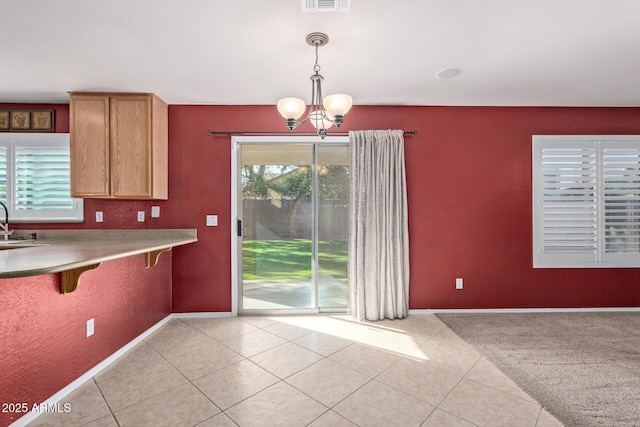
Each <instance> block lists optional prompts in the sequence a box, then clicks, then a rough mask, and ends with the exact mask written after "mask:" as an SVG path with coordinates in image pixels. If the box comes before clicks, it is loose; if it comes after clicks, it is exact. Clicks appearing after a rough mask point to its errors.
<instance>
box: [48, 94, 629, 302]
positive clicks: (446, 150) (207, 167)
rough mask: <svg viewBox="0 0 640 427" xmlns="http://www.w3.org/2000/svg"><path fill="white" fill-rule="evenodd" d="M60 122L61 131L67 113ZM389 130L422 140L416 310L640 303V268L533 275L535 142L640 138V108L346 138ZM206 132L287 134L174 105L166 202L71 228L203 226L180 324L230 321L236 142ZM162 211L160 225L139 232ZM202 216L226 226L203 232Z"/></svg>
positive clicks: (265, 116) (423, 114)
mask: <svg viewBox="0 0 640 427" xmlns="http://www.w3.org/2000/svg"><path fill="white" fill-rule="evenodd" d="M56 111H57V113H56V119H57V126H56V128H57V129H58V130H59V131H67V130H68V124H67V123H61V120H64V119H63V118H68V106H66V105H60V106H56ZM65 124H66V125H67V127H66V128H65ZM386 128H396V129H397V128H401V129H405V130H412V129H417V130H418V135H417V136H408V137H407V139H406V140H407V142H406V159H407V181H408V191H409V217H410V218H409V221H410V223H409V227H410V229H409V233H410V248H411V261H412V263H411V266H412V270H411V289H410V307H411V308H412V309H428V308H495V307H605V306H638V305H640V288H639V287H637V286H636V284H635V283H636V281H637V280H638V279H640V273H639V270H636V269H536V270H534V269H533V268H532V267H531V265H532V249H531V247H532V237H531V228H532V224H531V135H534V134H640V109H639V108H547V107H545V108H538V107H388V106H355V107H354V108H353V109H352V111H351V112H350V113H349V114H348V115H347V117H346V124H345V127H344V129H345V130H350V129H386ZM209 129H211V130H218V131H223V130H240V131H281V130H283V129H284V123H283V121H282V119H281V118H280V116H279V115H278V113H277V111H276V109H275V107H274V106H270V105H269V106H212V105H209V106H188V105H179V106H177V105H172V106H170V108H169V200H168V201H160V202H150V201H109V200H107V201H101V200H86V201H85V213H86V222H85V224H82V225H78V226H77V227H84V228H99V227H104V228H141V227H142V228H183V227H184V228H197V229H198V238H199V242H198V243H196V244H192V245H187V246H184V247H180V248H175V250H174V253H173V262H174V264H173V311H174V312H192V311H223V312H228V311H231V254H230V245H231V237H230V236H231V231H230V224H231V218H230V212H231V206H230V199H231V190H230V186H231V176H230V174H231V161H230V156H231V149H230V148H231V144H230V140H229V139H228V138H227V137H225V136H216V137H211V136H208V135H207V130H209ZM302 130H309V129H302ZM154 204H157V205H159V206H160V207H161V217H160V218H158V219H152V218H148V220H147V222H145V223H138V222H136V212H137V211H138V210H146V211H147V216H149V215H148V214H149V210H150V206H151V205H154ZM96 210H102V211H104V215H105V222H104V223H102V224H96V223H95V222H94V221H93V218H94V217H95V214H94V212H95V211H96ZM206 214H217V215H219V219H218V222H219V224H220V226H218V227H205V226H204V222H205V215H206ZM43 227H51V226H50V225H46V226H43ZM62 227H69V228H71V226H65V225H63V226H62ZM456 277H462V278H464V281H465V282H464V283H465V289H464V290H455V278H456Z"/></svg>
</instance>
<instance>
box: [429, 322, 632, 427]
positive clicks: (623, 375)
mask: <svg viewBox="0 0 640 427" xmlns="http://www.w3.org/2000/svg"><path fill="white" fill-rule="evenodd" d="M437 316H438V318H440V320H442V321H443V322H444V323H446V324H447V326H449V327H450V328H451V329H452V330H453V331H454V332H455V333H457V334H458V335H459V336H460V337H461V338H463V339H464V340H465V341H467V342H468V343H470V344H472V345H474V346H475V347H476V348H477V349H478V351H480V352H481V353H482V354H483V355H484V356H485V357H486V358H487V359H489V360H490V361H492V362H493V363H494V364H495V365H496V366H497V367H498V368H500V370H502V371H503V372H504V373H505V374H507V375H508V376H509V377H511V379H512V380H514V381H515V382H516V383H518V385H520V387H522V389H523V390H525V391H526V392H527V393H529V395H531V396H532V397H534V398H535V399H536V400H538V402H540V403H541V404H542V406H544V407H545V408H547V410H548V411H549V412H550V413H551V414H553V415H554V416H555V417H556V418H558V420H560V421H562V422H563V423H564V424H565V425H566V426H567V427H569V426H640V312H598V313H593V312H590V313H583V312H579V313H522V314H438V315H437Z"/></svg>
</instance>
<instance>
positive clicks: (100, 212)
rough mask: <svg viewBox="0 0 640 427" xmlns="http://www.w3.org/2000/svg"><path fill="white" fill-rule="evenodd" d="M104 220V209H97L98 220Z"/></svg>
mask: <svg viewBox="0 0 640 427" xmlns="http://www.w3.org/2000/svg"><path fill="white" fill-rule="evenodd" d="M102 221H104V216H103V214H102V211H97V212H96V222H102Z"/></svg>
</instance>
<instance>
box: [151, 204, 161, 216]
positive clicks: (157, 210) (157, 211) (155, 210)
mask: <svg viewBox="0 0 640 427" xmlns="http://www.w3.org/2000/svg"><path fill="white" fill-rule="evenodd" d="M151 218H160V206H151Z"/></svg>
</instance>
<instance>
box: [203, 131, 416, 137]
mask: <svg viewBox="0 0 640 427" xmlns="http://www.w3.org/2000/svg"><path fill="white" fill-rule="evenodd" d="M404 134H405V135H407V136H409V135H417V134H418V131H417V130H405V131H404ZM208 135H209V136H216V135H226V136H228V137H230V136H231V135H279V136H290V135H297V136H319V135H318V134H317V133H316V132H243V131H233V130H227V131H213V130H210V131H208ZM348 135H349V132H330V133H327V135H326V136H348Z"/></svg>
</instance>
